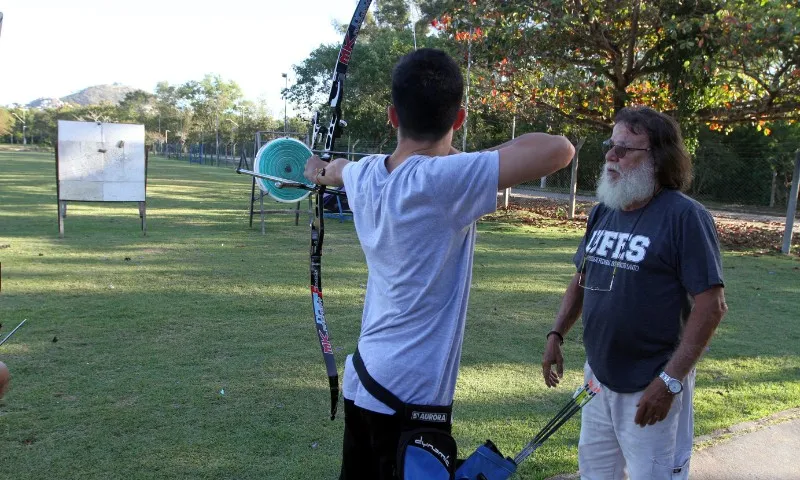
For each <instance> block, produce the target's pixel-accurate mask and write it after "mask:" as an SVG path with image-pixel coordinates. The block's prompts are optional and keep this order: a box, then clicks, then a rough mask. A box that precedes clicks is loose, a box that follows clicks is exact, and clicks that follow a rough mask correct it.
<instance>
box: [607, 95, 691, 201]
mask: <svg viewBox="0 0 800 480" xmlns="http://www.w3.org/2000/svg"><path fill="white" fill-rule="evenodd" d="M614 123H624V124H625V125H626V126H627V127H628V129H629V130H630V131H631V133H633V134H635V135H640V134H645V135H647V138H648V140H649V141H650V148H651V153H652V154H653V160H654V162H655V169H656V180H657V181H658V183H659V185H661V186H662V187H664V188H671V189H674V190H686V189H687V188H689V185H691V183H692V157H691V156H690V155H689V152H688V151H687V150H686V145H685V144H684V143H683V135H681V128H680V126H678V122H676V121H675V119H673V118H672V117H670V116H669V115H666V114H663V113H661V112H657V111H655V110H653V109H652V108H648V107H626V108H623V109H622V110H620V111H619V112H617V115H616V116H615V117H614Z"/></svg>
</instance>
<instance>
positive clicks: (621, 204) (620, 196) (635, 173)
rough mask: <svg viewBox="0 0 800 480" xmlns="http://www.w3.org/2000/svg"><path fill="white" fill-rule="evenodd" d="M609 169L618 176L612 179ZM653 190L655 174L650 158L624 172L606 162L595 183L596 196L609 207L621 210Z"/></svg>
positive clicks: (641, 200) (646, 197)
mask: <svg viewBox="0 0 800 480" xmlns="http://www.w3.org/2000/svg"><path fill="white" fill-rule="evenodd" d="M609 170H613V171H615V172H618V173H619V178H617V179H616V180H613V179H612V178H611V177H610V176H609V174H608V172H609ZM655 190H656V176H655V168H654V167H653V162H652V160H649V159H648V160H646V161H643V162H642V163H640V164H639V166H638V167H636V168H635V169H633V170H628V171H624V172H623V171H620V170H619V167H618V166H617V165H614V164H608V163H606V164H605V165H603V169H602V171H601V173H600V181H599V182H598V183H597V198H598V200H600V201H601V202H602V203H603V204H605V205H606V206H607V207H609V208H612V209H614V210H622V209H623V208H625V207H627V206H629V205H633V204H634V203H637V202H643V201H645V200H647V199H649V198H650V197H652V196H653V192H655Z"/></svg>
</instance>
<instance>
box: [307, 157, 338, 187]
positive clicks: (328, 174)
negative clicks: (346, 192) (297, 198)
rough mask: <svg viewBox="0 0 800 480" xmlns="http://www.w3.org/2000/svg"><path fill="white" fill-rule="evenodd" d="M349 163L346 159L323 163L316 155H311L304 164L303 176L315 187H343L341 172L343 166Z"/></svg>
mask: <svg viewBox="0 0 800 480" xmlns="http://www.w3.org/2000/svg"><path fill="white" fill-rule="evenodd" d="M348 163H350V161H349V160H347V159H346V158H335V159H333V160H331V161H330V162H324V161H323V160H322V159H321V158H319V157H318V156H317V155H312V156H311V157H310V158H309V159H308V161H307V162H306V168H305V171H304V172H303V176H305V177H306V179H307V180H308V181H309V182H312V183H316V184H317V185H327V186H330V187H343V186H344V180H343V179H342V171H343V170H344V167H345V165H347V164H348Z"/></svg>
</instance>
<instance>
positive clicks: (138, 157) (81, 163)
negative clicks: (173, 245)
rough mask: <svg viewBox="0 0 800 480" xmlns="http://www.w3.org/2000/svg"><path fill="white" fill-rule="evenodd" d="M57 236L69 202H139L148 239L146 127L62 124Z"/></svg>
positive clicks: (59, 122)
mask: <svg viewBox="0 0 800 480" xmlns="http://www.w3.org/2000/svg"><path fill="white" fill-rule="evenodd" d="M56 180H57V182H56V196H57V198H58V236H59V237H60V238H64V220H65V218H66V217H67V202H68V201H70V202H137V203H138V204H139V218H140V219H141V222H142V232H143V234H144V235H147V221H146V219H147V217H146V213H147V207H146V198H145V197H146V190H147V149H146V148H145V142H144V125H129V124H121V123H102V122H72V121H66V120H59V121H58V144H57V146H56Z"/></svg>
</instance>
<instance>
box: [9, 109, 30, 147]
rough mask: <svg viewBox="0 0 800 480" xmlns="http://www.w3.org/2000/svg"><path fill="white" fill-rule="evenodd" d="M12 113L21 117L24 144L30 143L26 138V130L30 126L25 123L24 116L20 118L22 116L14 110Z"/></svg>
mask: <svg viewBox="0 0 800 480" xmlns="http://www.w3.org/2000/svg"><path fill="white" fill-rule="evenodd" d="M11 115H14V116H15V117H17V118H18V119H19V121H20V122H22V144H23V145H27V144H28V141H27V139H26V138H25V130H26V129H27V128H28V125H27V124H26V123H25V120H23V119H22V118H20V116H19V115H17V114H16V113H14V112H11Z"/></svg>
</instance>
